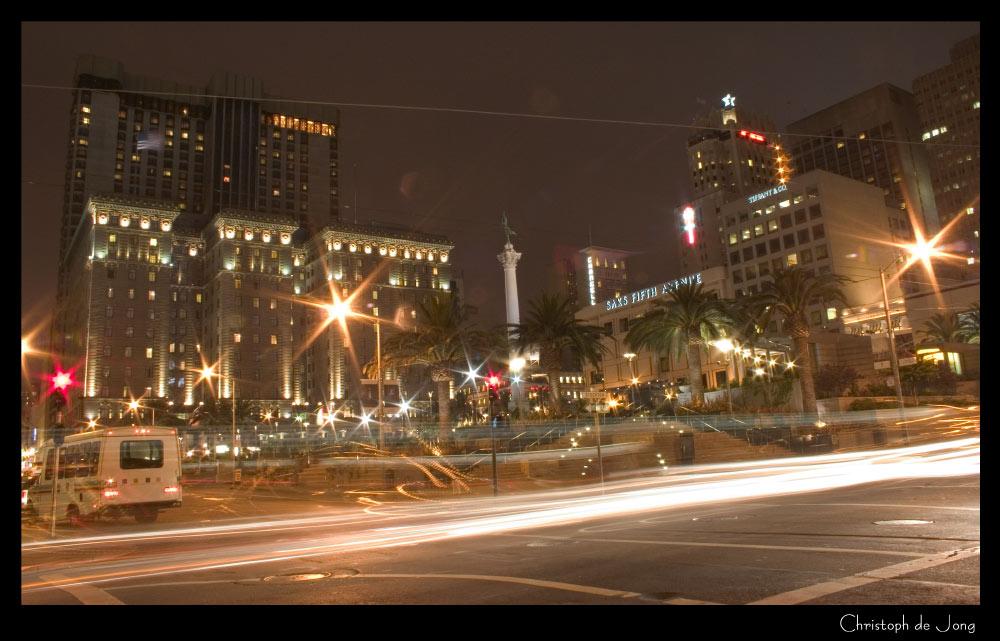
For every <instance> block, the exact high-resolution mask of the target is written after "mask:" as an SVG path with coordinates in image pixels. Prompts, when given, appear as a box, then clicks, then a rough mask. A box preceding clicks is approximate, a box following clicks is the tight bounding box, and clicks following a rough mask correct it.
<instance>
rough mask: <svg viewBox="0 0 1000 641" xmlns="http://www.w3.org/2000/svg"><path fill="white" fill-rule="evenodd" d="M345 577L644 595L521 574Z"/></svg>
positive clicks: (630, 595) (611, 594)
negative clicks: (456, 581)
mask: <svg viewBox="0 0 1000 641" xmlns="http://www.w3.org/2000/svg"><path fill="white" fill-rule="evenodd" d="M342 578H343V579H466V580H473V581H499V582H502V583H521V584H523V585H533V586H536V587H542V588H553V589H556V590H569V591H571V592H584V593H587V594H596V595H598V596H611V597H622V598H626V599H627V598H632V597H637V596H642V595H641V594H639V593H638V592H626V591H624V590H609V589H607V588H598V587H595V586H591V585H577V584H575V583H562V582H561V581H543V580H541V579H527V578H524V577H519V576H499V575H491V574H355V575H352V576H347V577H342Z"/></svg>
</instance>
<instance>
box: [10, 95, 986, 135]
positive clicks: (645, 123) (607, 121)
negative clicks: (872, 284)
mask: <svg viewBox="0 0 1000 641" xmlns="http://www.w3.org/2000/svg"><path fill="white" fill-rule="evenodd" d="M21 88H22V89H52V90H62V91H79V90H85V91H103V92H115V93H126V94H128V93H134V94H141V95H144V96H146V95H149V96H172V97H178V96H183V97H187V98H207V99H224V100H248V101H255V102H274V103H288V104H294V105H317V106H325V107H338V108H351V109H395V110H406V111H430V112H442V113H463V114H473V115H480V116H505V117H515V118H533V119H536V120H562V121H569V122H593V123H603V124H613V125H633V126H642V127H670V128H676V129H695V130H698V131H731V129H727V128H725V127H711V126H702V125H695V124H680V123H671V122H651V121H644V120H622V119H614V118H589V117H582V116H554V115H547V114H531V113H522V112H514V111H490V110H486V109H460V108H457V107H419V106H416V105H386V104H377V103H352V102H333V101H323V100H299V99H290V98H278V97H273V96H266V97H260V98H251V97H242V96H226V95H222V94H207V93H204V94H203V93H184V92H177V91H145V90H143V91H130V90H128V89H125V88H122V89H102V88H96V87H71V86H65V85H36V84H29V83H22V84H21ZM754 133H760V134H767V135H769V136H791V137H797V138H817V139H820V140H857V138H856V137H854V136H828V135H818V134H793V133H787V132H785V133H783V132H778V131H757V132H754ZM864 140H866V141H868V142H884V143H895V144H904V145H924V146H928V147H971V148H975V149H978V148H979V145H978V144H975V145H972V144H961V143H945V142H928V141H925V140H921V141H916V140H912V141H911V140H899V139H895V138H865V139H864Z"/></svg>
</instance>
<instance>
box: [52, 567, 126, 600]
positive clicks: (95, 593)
mask: <svg viewBox="0 0 1000 641" xmlns="http://www.w3.org/2000/svg"><path fill="white" fill-rule="evenodd" d="M41 578H43V579H45V580H46V581H66V580H68V579H67V577H65V576H63V575H61V574H49V575H46V576H43V577H41ZM58 588H59V589H60V590H62V591H64V592H68V593H69V594H70V595H72V596H73V597H75V598H76V599H77V600H79V601H80V603H82V604H83V605H125V604H124V603H123V602H121V601H119V600H118V599H116V598H115V597H113V596H111V595H110V594H108V593H107V592H105V591H104V590H102V589H100V588H95V587H94V586H92V585H88V584H86V583H76V584H73V585H60V586H58Z"/></svg>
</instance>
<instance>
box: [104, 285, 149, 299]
mask: <svg viewBox="0 0 1000 641" xmlns="http://www.w3.org/2000/svg"><path fill="white" fill-rule="evenodd" d="M107 295H108V298H114V297H115V288H114V287H108V291H107ZM128 297H129V299H134V298H135V290H134V289H129V290H128ZM147 300H156V290H154V289H150V290H148V291H147Z"/></svg>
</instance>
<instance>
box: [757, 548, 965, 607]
mask: <svg viewBox="0 0 1000 641" xmlns="http://www.w3.org/2000/svg"><path fill="white" fill-rule="evenodd" d="M978 555H979V548H978V547H974V548H968V549H964V550H954V551H951V552H941V553H939V554H932V555H930V556H925V557H922V558H919V559H913V560H910V561H904V562H902V563H897V564H895V565H889V566H886V567H884V568H879V569H877V570H870V571H868V572H859V573H858V574H852V575H851V576H846V577H842V578H839V579H834V580H832V581H827V582H825V583H817V584H816V585H810V586H808V587H805V588H800V589H798V590H792V591H790V592H783V593H782V594H775V595H772V596H769V597H767V598H764V599H760V600H759V601H753V602H751V603H748V604H747V605H797V604H799V603H804V602H806V601H811V600H813V599H818V598H820V597H823V596H827V595H829V594H834V593H837V592H843V591H844V590H850V589H851V588H857V587H860V586H863V585H868V584H869V583H875V582H877V581H884V580H885V579H893V578H896V577H899V576H902V575H904V574H909V573H911V572H916V571H918V570H925V569H927V568H932V567H934V566H937V565H942V564H944V563H951V562H952V561H959V560H962V559H967V558H970V557H973V556H978Z"/></svg>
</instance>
